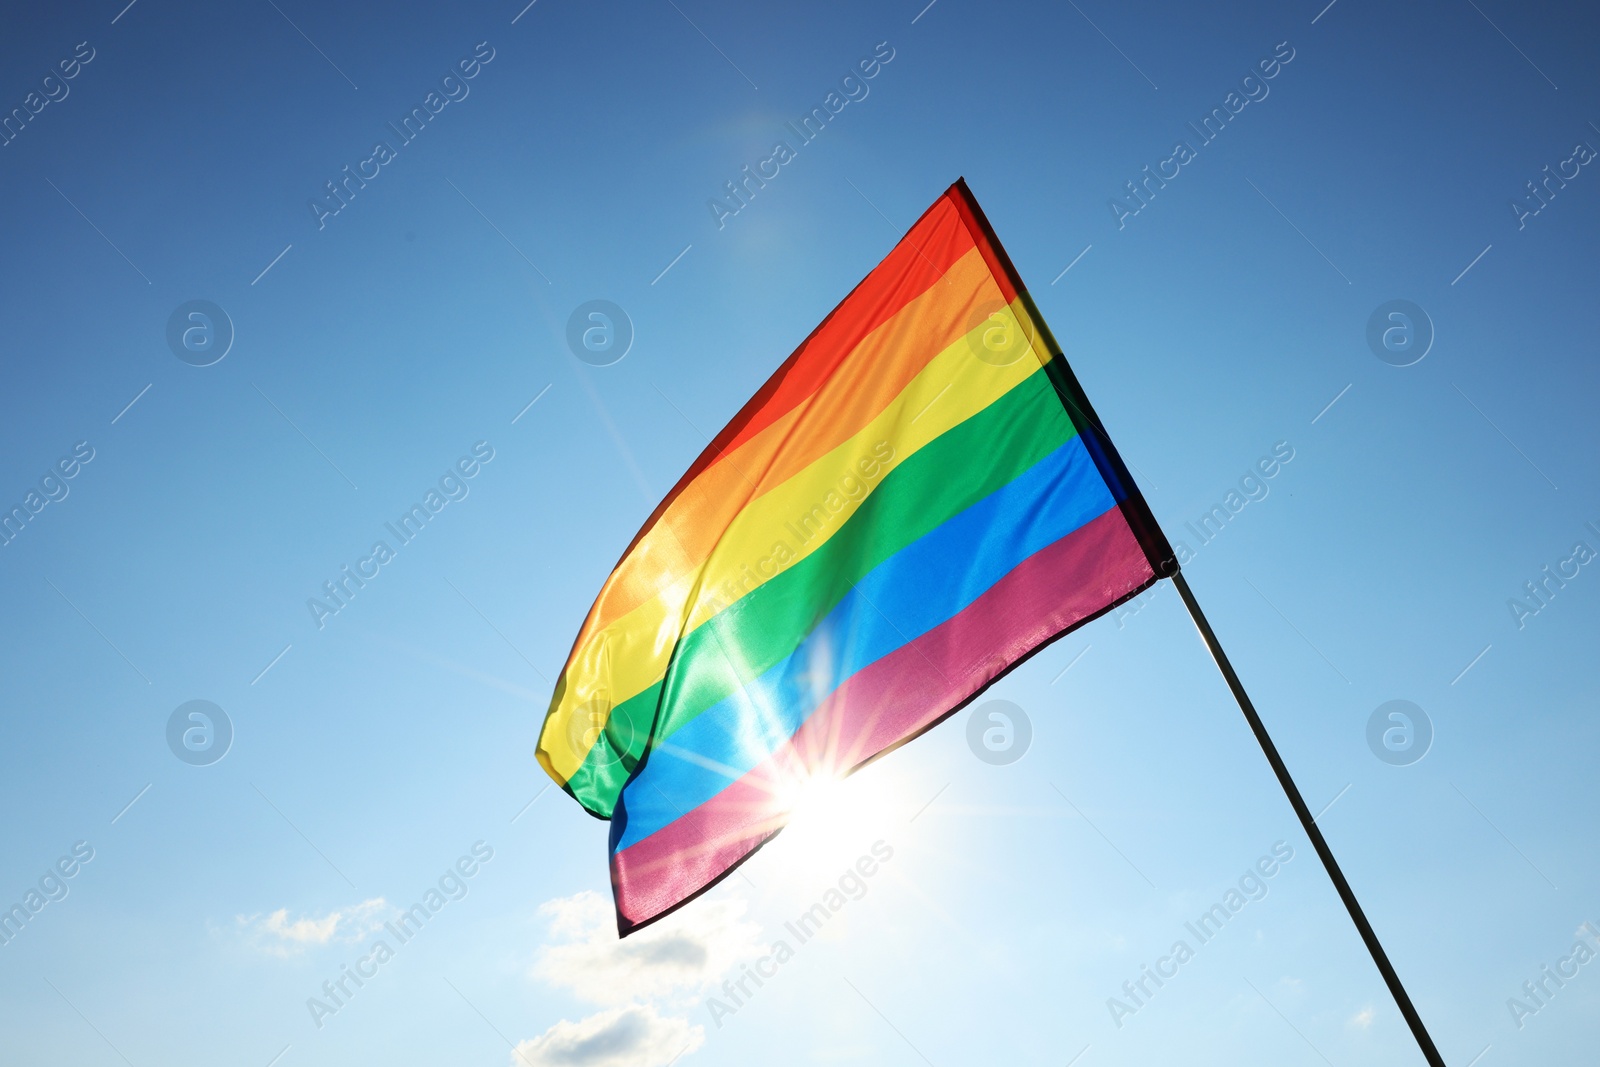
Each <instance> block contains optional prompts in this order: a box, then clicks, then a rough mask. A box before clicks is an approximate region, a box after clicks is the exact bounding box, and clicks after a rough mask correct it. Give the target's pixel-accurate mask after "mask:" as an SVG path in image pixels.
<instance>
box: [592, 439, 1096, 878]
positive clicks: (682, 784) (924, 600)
mask: <svg viewBox="0 0 1600 1067" xmlns="http://www.w3.org/2000/svg"><path fill="white" fill-rule="evenodd" d="M1115 506H1116V501H1115V500H1113V499H1112V496H1111V492H1110V490H1109V489H1108V488H1107V487H1106V483H1105V480H1104V479H1103V478H1102V477H1101V474H1100V471H1099V470H1098V469H1097V464H1096V463H1095V461H1094V458H1093V457H1092V456H1091V455H1090V453H1089V451H1088V449H1087V448H1086V447H1085V444H1084V440H1083V437H1082V436H1081V435H1080V436H1075V437H1073V438H1072V440H1070V441H1068V442H1067V443H1066V444H1064V445H1062V446H1061V447H1060V448H1058V449H1056V450H1055V451H1054V452H1052V453H1050V454H1049V455H1048V456H1046V457H1044V458H1043V459H1042V460H1040V461H1039V462H1038V463H1036V464H1034V466H1033V467H1031V468H1029V469H1028V470H1027V471H1025V472H1023V473H1022V474H1021V475H1019V476H1018V477H1017V478H1015V479H1014V480H1012V481H1011V482H1010V483H1009V484H1007V485H1005V486H1002V487H1001V488H999V489H997V490H995V491H994V492H993V493H991V494H990V495H989V496H987V497H985V498H984V499H982V500H980V501H978V502H977V503H976V504H973V505H972V506H971V507H969V508H967V509H966V510H965V511H963V512H961V513H960V514H958V515H955V516H953V517H952V518H950V519H949V520H947V521H946V522H944V523H942V524H941V525H940V526H938V527H937V528H935V529H933V530H931V531H929V532H928V533H927V534H926V535H924V536H923V537H921V538H920V539H918V540H916V541H913V542H912V543H911V544H909V545H907V546H905V547H904V548H902V549H900V551H898V552H896V553H895V554H894V555H893V556H890V557H889V558H888V559H886V560H884V561H883V562H882V563H880V564H879V565H878V566H877V567H875V568H873V570H872V571H870V572H869V573H868V574H867V575H866V576H865V577H864V578H862V580H861V581H860V582H859V583H857V585H856V587H855V588H854V589H852V590H851V591H850V592H849V593H847V594H846V595H845V596H844V597H843V598H842V599H841V600H840V601H839V603H838V604H837V605H835V607H834V609H833V610H832V611H831V612H829V613H828V615H827V616H826V617H825V618H824V619H823V620H822V621H821V622H820V623H818V625H817V627H816V629H814V630H813V631H812V632H811V633H810V634H809V635H807V637H806V639H805V640H804V641H802V642H801V643H800V645H799V647H798V648H796V649H795V650H794V652H793V653H791V654H790V655H789V656H788V657H786V658H785V659H783V660H782V661H781V662H779V663H778V664H776V665H774V666H773V667H772V668H771V669H770V670H768V671H767V672H766V673H765V674H763V675H761V676H760V677H759V678H757V679H755V680H754V681H752V682H751V683H749V684H748V685H746V686H745V687H744V688H743V689H742V690H741V691H739V692H736V693H733V694H731V695H729V696H728V697H727V698H725V699H723V700H722V701H721V702H719V703H717V704H715V705H713V706H712V707H710V708H707V709H706V710H705V711H703V712H701V713H700V714H699V715H697V716H695V718H693V719H692V720H690V721H689V722H687V723H685V724H684V725H683V726H681V727H679V728H678V729H677V730H676V731H674V732H673V734H672V735H671V737H670V738H668V739H667V740H666V741H665V742H664V743H663V744H662V745H660V746H659V747H657V748H655V749H654V750H653V751H652V752H651V753H650V756H649V758H648V760H646V762H645V764H644V766H643V768H642V769H641V770H640V771H639V773H638V775H637V776H636V777H635V778H634V779H633V780H632V781H630V782H629V783H628V784H627V786H626V787H624V789H623V792H622V796H621V797H620V798H619V800H618V803H617V807H616V811H615V813H614V814H613V816H612V820H611V833H612V851H618V850H620V849H624V848H627V847H628V846H629V845H631V844H633V843H634V842H636V841H639V840H642V839H643V838H645V837H648V836H650V835H651V834H652V833H654V832H656V831H657V830H659V829H661V828H662V827H664V826H666V825H668V824H669V823H671V822H672V821H674V820H675V819H677V818H678V817H679V816H680V815H681V814H683V813H685V812H688V811H690V810H691V809H693V808H696V807H698V806H700V805H701V804H703V803H705V802H706V801H708V800H710V799H711V798H712V797H714V796H716V795H717V794H718V793H719V792H721V791H722V790H723V789H724V788H726V787H727V786H728V785H730V784H731V783H732V782H733V781H734V780H736V779H737V778H739V777H741V776H742V775H744V774H745V773H746V772H748V771H749V770H751V769H752V768H754V767H755V766H757V765H758V764H760V763H762V762H763V761H765V760H766V759H767V758H768V757H770V756H771V755H772V753H773V752H775V751H776V750H777V749H778V748H780V747H781V746H782V745H783V744H785V743H786V742H787V741H788V740H789V739H790V738H791V737H792V736H793V735H794V733H795V731H796V730H798V729H799V728H800V726H801V724H802V723H804V722H805V720H806V718H807V717H808V716H809V715H810V714H811V713H812V712H813V711H814V710H816V708H817V706H818V705H819V704H821V703H822V701H823V700H824V699H826V697H827V696H828V694H830V693H831V692H833V691H834V690H835V689H836V688H838V687H839V685H840V684H841V683H843V682H844V681H845V680H846V679H847V678H849V677H850V676H851V675H852V674H854V673H856V672H857V671H859V670H861V669H862V668H863V667H866V666H868V665H869V664H871V663H874V662H876V661H877V660H879V659H881V658H882V657H884V656H886V655H888V654H889V653H891V652H893V651H894V650H895V649H897V648H899V647H901V646H902V645H904V644H906V643H907V642H909V641H911V640H914V639H915V638H917V637H920V636H921V635H923V634H925V633H927V632H928V631H929V630H932V629H933V628H935V627H936V626H938V625H940V624H941V623H943V622H945V621H946V620H947V619H950V618H952V617H953V616H955V615H957V614H959V613H960V612H961V611H962V609H964V608H965V607H966V606H967V605H968V604H971V603H972V602H973V601H974V600H976V599H977V598H978V597H979V596H981V595H983V593H984V592H985V591H986V590H987V589H989V587H990V586H992V585H994V584H995V583H996V582H998V581H999V580H1000V579H1001V578H1003V577H1005V576H1006V575H1007V574H1008V573H1010V572H1011V570H1012V569H1013V568H1015V567H1016V566H1017V565H1018V564H1019V563H1021V562H1022V561H1023V560H1025V559H1027V558H1028V557H1029V556H1031V555H1033V554H1034V553H1036V552H1038V551H1039V550H1040V549H1043V548H1045V547H1047V546H1049V545H1051V544H1054V543H1055V542H1056V541H1059V540H1060V539H1061V538H1063V537H1065V536H1067V535H1068V534H1070V533H1071V532H1072V531H1074V530H1076V529H1078V528H1079V527H1080V526H1082V525H1084V524H1085V523H1087V522H1089V521H1090V520H1091V519H1094V518H1096V517H1098V516H1100V515H1102V514H1104V513H1105V512H1107V511H1109V510H1111V509H1112V508H1113V507H1115ZM929 669H930V670H931V669H933V668H932V667H931V666H930V668H929Z"/></svg>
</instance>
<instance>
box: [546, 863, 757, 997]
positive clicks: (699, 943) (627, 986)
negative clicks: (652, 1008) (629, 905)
mask: <svg viewBox="0 0 1600 1067" xmlns="http://www.w3.org/2000/svg"><path fill="white" fill-rule="evenodd" d="M539 911H540V913H541V914H543V915H545V916H547V917H548V918H549V920H550V933H551V936H552V938H553V939H559V942H560V943H553V944H548V945H546V946H545V947H544V948H543V949H542V950H541V951H540V953H539V957H538V960H537V961H536V963H535V964H534V968H533V970H534V974H535V975H537V976H538V977H539V978H541V979H543V980H544V981H546V982H549V983H550V984H551V985H556V986H565V987H566V988H569V989H571V990H572V991H573V992H574V993H576V994H577V995H578V996H579V997H582V998H583V999H584V1000H587V1001H590V1002H591V1003H595V1004H626V1003H629V1002H632V1001H643V1000H654V999H659V998H662V997H668V996H672V995H674V994H680V993H687V994H693V993H695V992H697V991H699V990H700V989H702V988H704V987H705V986H706V985H708V984H712V983H714V982H716V981H717V980H719V979H721V977H722V976H723V975H724V974H726V973H727V972H728V971H730V970H732V969H734V968H735V967H736V966H738V964H739V962H740V961H741V960H746V959H753V958H754V957H755V956H757V955H759V954H760V949H759V946H758V944H757V941H756V938H757V936H758V935H759V934H760V930H759V928H758V927H757V926H756V925H755V924H754V923H752V922H749V921H748V920H746V919H745V918H744V912H745V904H744V901H742V900H737V899H729V900H701V901H699V902H697V903H696V905H695V906H694V907H692V908H686V909H684V910H683V911H680V912H678V913H677V914H676V915H673V916H670V917H668V918H666V919H663V920H661V921H660V922H658V923H655V924H654V925H652V926H649V927H646V928H645V929H643V930H640V931H638V932H637V933H634V934H632V935H631V936H629V937H628V939H627V940H626V941H623V940H620V939H618V937H617V929H616V915H615V913H614V912H613V911H612V906H611V904H610V902H609V901H606V900H604V899H602V898H601V897H600V896H599V895H598V894H596V893H591V892H583V893H579V894H577V895H576V896H571V897H562V898H559V899H556V900H552V901H549V902H547V903H546V904H544V905H543V906H541V907H540V909H539ZM596 1018H598V1016H596Z"/></svg>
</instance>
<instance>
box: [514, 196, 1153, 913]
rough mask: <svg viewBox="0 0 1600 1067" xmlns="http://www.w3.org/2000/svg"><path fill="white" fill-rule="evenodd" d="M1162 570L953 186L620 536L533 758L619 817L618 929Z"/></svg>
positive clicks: (975, 216)
mask: <svg viewBox="0 0 1600 1067" xmlns="http://www.w3.org/2000/svg"><path fill="white" fill-rule="evenodd" d="M1176 569H1177V564H1176V561H1175V559H1174V557H1173V553H1172V549H1171V548H1170V547H1169V546H1168V544H1167V542H1166V539H1165V538H1164V537H1163V536H1162V534H1161V532H1160V529H1159V527H1158V526H1157V525H1156V523H1155V521H1154V519H1153V518H1152V517H1151V515H1150V511H1149V508H1148V507H1147V506H1146V505H1145V502H1144V499H1143V497H1141V496H1140V494H1139V491H1138V489H1137V488H1136V487H1135V485H1134V483H1133V480H1132V479H1131V478H1130V477H1129V475H1128V472H1127V470H1126V468H1125V467H1124V466H1123V463H1122V461H1121V459H1120V458H1119V457H1118V456H1117V453H1116V450H1115V449H1114V448H1113V447H1112V445H1111V442H1110V440H1109V439H1108V438H1107V437H1106V435H1105V433H1104V431H1103V429H1102V428H1101V426H1100V423H1099V420H1098V419H1097V418H1096V417H1095V414H1094V411H1093V410H1092V409H1091V408H1090V406H1089V402H1088V400H1087V399H1085V397H1084V395H1083V390H1082V389H1081V388H1080V387H1079V385H1078V382H1077V379H1076V378H1074V377H1073V374H1072V371H1071V370H1070V369H1069V368H1068V366H1067V362H1066V360H1065V359H1064V358H1063V357H1062V355H1061V352H1060V351H1059V349H1058V348H1057V347H1056V344H1055V340H1054V339H1053V338H1052V337H1051V336H1050V333H1049V330H1048V329H1047V328H1046V327H1045V325H1044V323H1043V321H1042V320H1041V319H1040V317H1039V314H1038V311H1037V309H1036V308H1035V307H1034V305H1033V301H1032V300H1031V299H1030V298H1029V296H1028V295H1027V293H1026V291H1025V290H1024V289H1023V286H1022V282H1021V280H1020V279H1019V278H1018V276H1017V272H1016V269H1015V268H1014V267H1013V266H1012V264H1011V261H1010V259H1009V258H1008V257H1007V256H1006V253H1005V251H1004V250H1003V249H1002V248H1001V247H1000V242H999V241H998V240H997V239H996V237H995V235H994V232H993V230H991V229H990V228H989V224H988V221H987V220H986V219H985V218H984V216H983V212H982V211H981V209H980V208H979V207H978V204H977V202H976V201H975V200H974V199H973V198H972V194H971V192H970V191H969V190H968V189H967V186H966V183H965V182H963V181H958V182H956V184H955V185H953V186H951V187H950V189H949V190H947V191H946V192H945V194H944V195H943V196H941V197H940V198H939V199H938V200H937V201H936V202H935V203H934V205H933V206H932V207H931V208H929V209H928V211H927V213H926V214H924V215H923V216H922V218H921V219H920V220H918V222H917V224H916V225H915V226H913V227H912V228H911V231H910V232H909V233H908V234H906V236H905V238H904V239H902V240H901V241H900V243H899V244H897V245H896V246H895V247H894V249H893V250H892V251H891V252H890V253H889V255H888V256H887V257H886V258H885V259H884V260H883V262H882V263H880V264H878V266H877V268H876V269H874V270H873V271H872V273H871V274H869V275H867V277H866V279H865V280H864V281H862V282H861V284H860V285H858V286H857V287H856V288H855V290H854V291H853V292H852V293H851V294H850V295H849V296H848V297H846V298H845V300H844V302H843V303H841V304H840V305H839V306H838V307H837V308H835V309H834V310H833V313H832V314H830V315H829V316H828V317H827V318H826V319H825V320H824V321H823V323H822V325H820V326H818V327H817V329H816V330H815V331H814V332H813V333H812V334H811V336H810V337H808V338H807V339H806V341H805V343H804V344H802V345H801V346H800V347H799V349H798V350H796V351H795V353H794V354H793V355H792V356H790V357H789V358H788V360H786V361H785V362H784V364H783V365H782V366H781V367H779V368H778V370H777V372H776V373H774V374H773V375H772V377H771V378H770V379H768V380H767V383H766V384H765V385H763V386H762V387H761V390H760V391H759V392H758V393H756V395H755V396H754V397H753V398H752V399H751V400H750V402H749V403H747V404H746V405H745V406H744V408H743V410H741V411H740V412H739V414H738V415H737V416H735V417H734V419H733V421H732V422H730V423H729V424H728V425H727V426H726V427H724V428H723V430H722V432H721V433H719V434H718V435H717V436H716V439H715V440H713V441H712V442H711V444H710V445H709V446H708V447H707V448H706V450H705V451H704V452H702V453H701V454H700V457H699V458H698V459H696V460H695V462H694V465H693V466H691V467H690V468H689V470H688V472H687V473H685V474H684V475H683V477H682V478H681V479H679V481H678V484H677V485H676V486H674V487H673V489H672V492H671V493H669V494H668V496H667V498H666V499H665V500H663V501H662V502H661V504H660V505H658V506H657V507H656V509H655V512H654V513H653V514H652V515H651V516H650V518H649V520H648V521H647V522H646V523H645V524H644V528H643V529H642V530H640V531H639V533H638V534H637V535H636V536H635V537H634V539H633V542H632V544H630V545H629V546H628V549H627V551H626V552H624V553H623V556H622V559H621V560H620V561H619V562H618V563H617V566H616V568H615V569H614V570H613V571H612V572H611V576H610V577H609V578H607V579H606V582H605V585H604V586H603V587H602V588H601V590H600V595H599V598H598V599H597V600H596V601H595V603H594V607H593V608H591V609H590V611H589V616H588V618H587V619H585V620H584V623H583V628H582V629H581V630H580V631H579V632H578V638H577V641H576V642H575V643H574V645H573V649H572V654H571V656H570V657H569V658H568V659H567V663H566V666H565V668H563V670H562V672H561V676H560V678H559V679H558V680H557V682H556V687H555V694H554V697H553V699H552V700H551V703H550V712H549V715H548V716H547V717H546V719H545V724H544V730H543V733H542V735H541V737H540V741H539V753H538V755H539V762H540V763H541V764H543V765H544V768H545V770H547V771H548V772H549V773H550V775H551V777H552V778H554V779H555V780H556V782H557V783H558V784H560V785H561V787H562V788H564V789H565V790H566V791H567V792H568V793H570V794H572V796H573V797H575V798H576V799H577V800H578V801H579V803H581V804H582V805H583V806H584V807H585V808H586V809H587V810H588V811H590V812H591V813H593V814H594V815H596V816H599V817H600V818H602V819H609V820H611V883H612V888H613V891H614V894H615V898H616V906H617V923H618V928H619V930H620V932H621V933H622V934H623V935H626V934H628V933H629V932H631V931H633V930H636V929H638V928H639V927H641V926H643V925H645V924H646V923H649V922H652V921H654V920H655V919H658V918H660V917H661V916H663V915H665V914H667V913H668V912H670V911H672V910H673V909H674V908H677V907H678V906H680V905H682V904H684V903H686V902H688V901H689V900H690V899H692V898H693V897H694V896H696V895H697V894H699V893H700V892H702V891H704V890H706V889H708V888H710V887H711V886H712V885H714V884H716V883H717V882H718V881H719V880H721V879H722V878H723V877H725V876H726V875H728V874H729V873H731V872H732V871H733V870H734V868H736V867H737V866H738V865H739V864H740V863H742V862H743V861H744V860H745V859H747V858H748V857H749V856H750V855H751V854H752V853H753V852H755V850H756V849H758V848H760V847H761V846H762V845H763V844H764V843H766V841H767V840H769V839H770V838H771V837H772V836H773V835H774V834H776V833H777V832H778V831H779V830H780V829H782V827H783V826H784V824H785V822H786V821H787V819H788V816H789V813H790V812H789V807H790V805H791V804H792V802H793V798H794V797H795V796H796V793H797V789H796V786H797V785H798V784H800V783H804V782H806V781H808V780H811V779H813V778H815V777H818V776H826V777H838V776H842V775H845V774H848V773H849V772H851V771H853V770H855V769H856V768H858V767H860V766H861V765H862V764H864V763H866V762H867V761H869V760H871V759H873V758H874V757H877V756H879V755H882V754H883V753H884V752H886V751H888V750H889V749H891V748H893V747H895V746H897V745H899V744H902V743H904V742H905V741H908V740H910V739H911V738H913V737H915V736H917V735H918V734H920V733H922V732H923V731H924V730H927V729H929V728H930V727H932V726H933V725H935V724H936V723H938V722H939V721H941V720H942V719H945V718H947V717H948V716H950V715H951V714H953V713H954V712H955V711H957V710H958V709H960V708H961V707H962V706H963V705H965V704H966V703H967V702H968V701H970V700H971V699H972V698H973V697H975V696H976V695H977V694H979V693H980V692H982V691H983V689H984V688H985V687H987V686H988V685H990V684H991V683H993V682H994V681H995V680H996V679H998V678H999V677H1001V676H1002V675H1003V674H1005V673H1006V672H1007V671H1009V670H1010V669H1011V668H1013V667H1015V666H1017V665H1018V664H1019V663H1021V662H1022V661H1023V660H1025V659H1027V658H1028V657H1029V656H1030V655H1032V654H1033V653H1034V652H1036V651H1038V650H1039V649H1040V648H1042V647H1044V646H1045V645H1046V644H1048V643H1049V642H1051V641H1053V640H1054V639H1055V638H1057V637H1060V636H1061V635H1063V634H1065V633H1067V632H1068V631H1069V630H1072V629H1074V628H1075V627H1078V626H1080V625H1082V624H1083V623H1085V622H1087V621H1088V620H1090V619H1092V618H1095V617H1096V616H1098V615H1100V614H1101V613H1103V612H1105V611H1107V610H1109V609H1110V608H1112V607H1114V606H1116V605H1117V604H1119V603H1121V602H1122V601H1124V600H1127V599H1128V598H1129V597H1132V596H1134V595H1136V594H1137V593H1139V592H1140V591H1142V590H1143V589H1145V588H1147V587H1148V586H1149V585H1151V584H1152V583H1153V582H1155V581H1156V580H1157V578H1158V577H1164V576H1166V575H1168V574H1171V573H1173V572H1175V571H1176Z"/></svg>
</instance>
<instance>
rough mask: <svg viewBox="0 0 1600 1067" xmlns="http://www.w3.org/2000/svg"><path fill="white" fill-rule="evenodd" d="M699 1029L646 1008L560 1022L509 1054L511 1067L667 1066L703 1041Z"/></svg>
mask: <svg viewBox="0 0 1600 1067" xmlns="http://www.w3.org/2000/svg"><path fill="white" fill-rule="evenodd" d="M705 1039H706V1032H705V1029H704V1028H703V1027H699V1026H691V1025H690V1024H689V1020H687V1019H679V1018H677V1017H675V1016H661V1015H658V1014H657V1013H656V1010H655V1009H654V1008H652V1007H649V1006H648V1005H638V1004H634V1005H630V1006H628V1007H626V1008H611V1009H609V1010H607V1011H602V1012H599V1013H598V1014H595V1015H591V1016H589V1017H588V1018H585V1019H582V1020H580V1021H578V1022H575V1023H574V1022H568V1021H567V1020H565V1019H563V1020H562V1021H561V1022H558V1023H556V1024H555V1025H554V1026H552V1027H551V1028H550V1029H548V1030H546V1031H545V1032H544V1033H543V1034H542V1035H540V1036H539V1037H535V1038H532V1039H531V1040H528V1041H524V1042H522V1043H521V1044H519V1045H518V1046H517V1047H516V1050H515V1051H514V1052H513V1053H512V1055H511V1064H512V1067H667V1064H669V1063H672V1062H673V1061H674V1060H676V1059H678V1058H679V1057H680V1056H684V1055H686V1054H688V1053H690V1052H693V1051H694V1050H695V1049H697V1048H699V1047H700V1046H701V1044H703V1043H704V1042H705Z"/></svg>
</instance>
